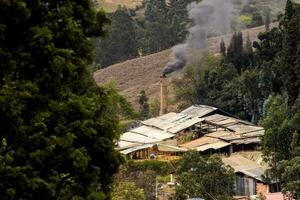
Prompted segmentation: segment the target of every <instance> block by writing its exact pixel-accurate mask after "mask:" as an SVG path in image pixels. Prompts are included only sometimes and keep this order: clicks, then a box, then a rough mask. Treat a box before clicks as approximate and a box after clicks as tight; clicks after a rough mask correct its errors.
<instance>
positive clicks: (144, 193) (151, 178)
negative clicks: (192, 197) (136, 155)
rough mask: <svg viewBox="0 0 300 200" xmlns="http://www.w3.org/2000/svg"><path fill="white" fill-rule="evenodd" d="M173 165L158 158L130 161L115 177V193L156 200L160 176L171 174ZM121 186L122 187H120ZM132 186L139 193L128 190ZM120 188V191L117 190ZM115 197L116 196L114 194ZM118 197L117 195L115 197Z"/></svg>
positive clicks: (133, 197)
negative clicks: (157, 183) (156, 187)
mask: <svg viewBox="0 0 300 200" xmlns="http://www.w3.org/2000/svg"><path fill="white" fill-rule="evenodd" d="M171 170H172V167H171V165H170V163H169V162H165V161H158V160H143V161H129V162H128V163H126V164H124V165H123V166H122V167H121V170H120V171H119V173H118V174H117V175H116V176H115V179H114V185H113V187H114V189H113V191H116V192H114V193H113V195H114V194H115V195H117V194H119V193H122V195H124V194H126V195H128V198H127V199H137V198H136V195H139V197H140V198H141V199H143V198H144V199H147V200H155V192H156V191H155V185H156V182H157V181H159V176H169V174H170V172H171ZM120 187H121V188H120ZM126 188H131V189H133V190H135V191H138V193H139V194H137V193H136V194H133V193H132V192H128V191H126ZM118 189H120V190H119V191H117V190H118ZM113 198H114V196H113ZM115 198H116V199H117V197H115Z"/></svg>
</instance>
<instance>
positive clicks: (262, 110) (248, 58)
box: [174, 0, 300, 197]
mask: <svg viewBox="0 0 300 200" xmlns="http://www.w3.org/2000/svg"><path fill="white" fill-rule="evenodd" d="M279 19H280V21H279V27H278V28H273V29H272V30H269V31H266V32H264V33H261V34H259V36H258V39H259V40H258V41H257V42H254V44H253V47H254V51H253V50H252V44H251V42H250V41H249V39H246V42H243V37H242V35H241V33H236V34H234V35H233V37H232V40H231V43H230V45H229V46H228V48H227V51H226V50H225V49H226V48H225V47H224V44H222V43H221V45H220V56H219V57H215V56H211V55H205V56H204V58H203V59H202V62H201V64H200V65H196V66H195V65H194V66H193V65H191V66H188V67H187V68H186V70H185V72H184V75H183V77H182V78H180V79H178V80H176V81H174V89H175V93H176V95H175V98H176V99H177V101H178V102H179V103H181V104H180V105H181V106H182V107H186V106H187V105H191V104H194V103H198V104H208V105H213V106H216V107H219V108H222V109H224V110H226V111H228V112H230V113H232V114H234V115H237V116H239V117H242V118H244V119H247V120H251V121H253V122H259V123H260V124H261V125H262V126H263V127H264V128H265V130H266V132H265V135H264V136H263V138H262V149H263V152H264V155H265V158H266V161H268V162H269V163H270V165H271V166H272V169H271V170H269V171H268V173H267V174H266V175H267V177H266V178H268V179H270V180H277V181H279V182H280V183H281V187H282V189H283V191H291V192H292V193H294V195H295V196H296V197H299V195H300V194H299V190H300V184H299V182H300V177H299V175H300V173H299V172H300V165H299V156H300V154H299V153H300V152H299V146H300V136H299V134H300V126H299V124H300V118H299V113H300V106H299V105H300V103H299V102H300V97H299V94H300V90H299V88H300V54H299V52H300V38H299V35H300V32H299V31H300V6H299V5H298V4H293V3H292V2H291V1H290V0H288V1H287V5H286V9H285V14H283V15H281V16H279ZM293 174H294V175H293ZM278 188H280V185H278Z"/></svg>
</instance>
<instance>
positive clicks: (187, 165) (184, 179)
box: [174, 151, 234, 200]
mask: <svg viewBox="0 0 300 200" xmlns="http://www.w3.org/2000/svg"><path fill="white" fill-rule="evenodd" d="M176 173H177V174H178V177H177V181H178V183H179V184H178V185H177V186H176V194H175V198H174V199H178V200H182V199H187V198H203V199H207V200H214V199H224V200H226V199H227V200H229V199H232V195H233V183H234V171H233V169H232V168H230V167H229V166H225V165H224V164H223V163H222V160H221V159H220V158H219V157H217V156H211V157H210V158H203V157H201V156H200V155H199V153H198V152H196V151H191V152H187V153H186V154H185V155H184V156H183V157H182V158H181V160H180V161H179V163H178V165H177V171H176Z"/></svg>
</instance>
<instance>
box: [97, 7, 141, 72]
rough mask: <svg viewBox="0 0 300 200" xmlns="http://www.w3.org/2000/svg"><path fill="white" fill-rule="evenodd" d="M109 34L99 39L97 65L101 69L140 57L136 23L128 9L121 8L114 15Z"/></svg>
mask: <svg viewBox="0 0 300 200" xmlns="http://www.w3.org/2000/svg"><path fill="white" fill-rule="evenodd" d="M108 30H109V34H108V36H107V37H106V38H100V39H98V48H97V57H96V63H97V64H98V65H100V66H101V67H106V66H108V65H111V64H114V63H118V62H121V61H124V60H127V59H131V58H135V57H137V56H138V44H137V38H136V32H135V27H134V21H133V19H132V18H131V16H130V15H129V11H128V10H127V8H126V7H121V6H119V7H118V9H117V10H116V11H115V12H114V13H113V14H112V17H111V25H110V26H109V28H108Z"/></svg>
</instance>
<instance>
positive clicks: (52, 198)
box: [0, 0, 122, 200]
mask: <svg viewBox="0 0 300 200" xmlns="http://www.w3.org/2000/svg"><path fill="white" fill-rule="evenodd" d="M105 22H107V19H106V17H105V15H104V13H102V12H96V11H95V10H94V8H93V7H92V1H91V0H82V1H80V0H78V1H70V0H64V1H62V0H56V1H47V0H42V1H25V0H19V1H0V58H1V59H0V126H1V131H0V140H1V143H0V194H1V199H3V200H13V199H28V200H30V199H46V200H48V199H49V200H56V199H90V200H91V199H97V200H99V199H109V188H110V183H111V176H112V174H114V173H115V172H116V171H117V169H118V166H119V164H120V162H121V160H122V159H121V156H120V154H119V153H118V152H117V151H115V150H114V144H115V140H116V139H117V138H118V129H117V127H118V118H117V112H118V110H117V108H118V104H117V101H115V97H116V93H115V92H114V91H112V90H111V89H105V88H99V87H97V86H96V84H95V83H94V81H93V80H92V78H91V71H90V67H91V64H92V62H93V59H94V57H93V53H92V51H93V45H92V43H91V41H90V40H89V39H88V37H92V36H101V35H102V34H103V29H102V27H103V24H104V23H105Z"/></svg>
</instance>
